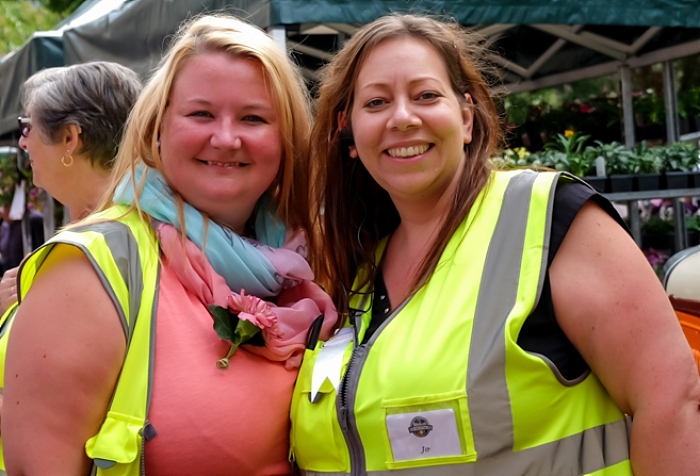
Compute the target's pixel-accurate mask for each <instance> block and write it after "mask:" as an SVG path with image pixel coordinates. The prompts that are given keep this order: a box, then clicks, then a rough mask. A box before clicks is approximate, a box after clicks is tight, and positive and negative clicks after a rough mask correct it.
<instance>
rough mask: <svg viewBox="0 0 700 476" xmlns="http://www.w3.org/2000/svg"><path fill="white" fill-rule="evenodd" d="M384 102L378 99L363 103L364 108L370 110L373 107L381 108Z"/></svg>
mask: <svg viewBox="0 0 700 476" xmlns="http://www.w3.org/2000/svg"><path fill="white" fill-rule="evenodd" d="M385 102H386V101H384V99H379V98H376V99H370V100H369V101H367V102H366V103H365V107H367V108H370V109H371V108H374V107H380V106H383V105H384V103H385Z"/></svg>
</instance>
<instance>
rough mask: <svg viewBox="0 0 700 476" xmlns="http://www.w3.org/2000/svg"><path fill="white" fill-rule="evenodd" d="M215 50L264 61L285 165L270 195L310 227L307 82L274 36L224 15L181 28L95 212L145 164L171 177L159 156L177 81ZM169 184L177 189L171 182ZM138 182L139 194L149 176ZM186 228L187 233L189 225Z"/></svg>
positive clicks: (138, 108)
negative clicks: (192, 63) (195, 60)
mask: <svg viewBox="0 0 700 476" xmlns="http://www.w3.org/2000/svg"><path fill="white" fill-rule="evenodd" d="M212 52H224V53H226V54H229V55H231V56H233V57H245V58H250V59H253V60H255V61H257V62H259V63H260V64H261V65H262V69H263V72H264V75H265V80H266V81H267V83H268V85H269V88H270V90H271V92H272V95H273V101H274V104H275V106H276V109H277V113H278V116H279V122H280V131H281V136H282V142H283V143H282V160H281V165H280V169H279V171H278V172H277V176H276V178H275V180H274V182H273V184H272V186H271V188H270V195H271V197H272V199H273V201H274V205H275V206H276V207H277V214H278V216H279V217H281V218H282V219H283V220H284V221H285V224H286V225H287V226H291V227H294V228H302V229H305V230H308V223H309V218H308V213H309V208H308V197H307V195H308V194H307V186H306V183H307V181H306V177H307V173H308V171H307V167H308V153H307V150H308V149H307V140H308V135H309V131H310V127H311V126H310V124H311V121H310V112H309V99H308V92H307V89H306V86H305V84H304V82H303V79H302V77H301V75H300V74H299V72H298V70H297V68H296V67H295V66H294V65H293V64H292V63H291V61H290V60H289V58H288V57H287V55H286V53H285V52H284V51H282V50H281V49H280V48H279V46H277V45H276V44H275V43H274V41H273V40H272V38H270V36H268V35H267V34H266V33H265V32H263V31H262V30H260V29H259V28H257V27H256V26H253V25H250V24H248V23H245V22H244V21H241V20H240V19H237V18H235V17H233V16H229V15H224V14H217V15H205V16H200V17H195V18H193V19H192V20H189V21H187V22H185V23H184V24H183V25H182V26H181V27H180V29H179V31H178V33H177V34H176V35H175V38H174V39H173V41H172V44H171V46H170V48H169V49H168V51H167V53H166V54H165V56H164V57H163V59H162V60H161V62H160V64H159V66H158V67H157V68H156V70H155V71H154V73H153V75H152V76H151V77H150V79H149V80H148V82H147V83H146V86H145V87H144V89H143V92H142V94H141V95H140V97H139V99H138V100H137V102H136V104H135V105H134V108H133V110H132V111H131V114H130V116H129V119H128V121H127V126H126V132H125V133H124V139H123V142H122V144H121V146H120V149H119V154H118V155H117V159H116V164H115V167H114V172H113V175H112V179H111V183H110V185H109V188H108V190H107V192H106V194H105V196H104V199H103V202H102V203H101V204H100V206H99V207H98V209H97V210H96V212H99V211H103V210H105V209H107V208H109V207H111V206H112V205H113V201H112V197H113V196H114V193H115V190H116V189H117V187H118V185H119V183H120V182H122V180H123V179H124V178H125V177H126V176H127V175H128V174H130V175H131V180H132V181H134V182H135V180H136V179H135V170H136V167H137V166H138V165H140V164H144V165H145V166H146V167H150V168H155V169H158V170H159V171H160V172H161V173H163V176H164V177H165V179H166V181H167V180H168V177H167V175H165V173H164V170H163V163H162V160H161V157H160V152H159V146H158V135H159V131H160V128H161V124H162V121H163V115H164V113H165V110H166V108H167V105H168V100H169V97H170V94H171V91H172V88H173V84H174V82H175V80H176V78H177V75H178V73H179V72H180V71H181V70H182V68H183V66H184V65H185V64H186V63H187V61H189V60H190V59H191V58H193V57H195V56H198V55H203V54H207V53H212ZM242 91H245V89H242ZM241 94H244V92H242V93H241ZM144 177H145V174H144ZM169 185H171V188H172V184H170V183H169ZM134 186H135V189H136V191H137V194H138V195H140V193H141V192H142V190H143V186H144V181H143V180H142V181H141V182H140V183H138V184H136V183H134ZM173 192H174V193H175V197H176V204H177V206H178V210H177V211H178V215H179V217H180V220H179V222H180V223H181V224H183V223H184V219H183V215H184V208H183V204H184V202H183V199H182V197H181V196H180V195H179V194H178V193H177V190H175V189H173ZM134 208H135V209H138V210H139V211H140V208H139V205H138V200H136V203H135V204H134V205H133V206H132V207H131V208H130V210H133V209H134ZM87 221H90V218H88V220H87ZM93 221H94V220H93ZM84 223H85V222H83V223H82V224H84ZM181 231H183V234H184V230H181Z"/></svg>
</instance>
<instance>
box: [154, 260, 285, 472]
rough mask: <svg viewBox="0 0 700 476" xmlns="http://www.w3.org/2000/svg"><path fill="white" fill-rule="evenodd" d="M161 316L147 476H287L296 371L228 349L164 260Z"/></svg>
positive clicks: (161, 279)
mask: <svg viewBox="0 0 700 476" xmlns="http://www.w3.org/2000/svg"><path fill="white" fill-rule="evenodd" d="M157 305H158V310H157V316H156V319H157V321H156V344H155V346H156V347H155V351H156V353H155V356H156V357H155V375H154V382H153V396H152V400H151V407H150V411H149V413H148V420H149V421H150V422H151V424H152V425H153V427H154V428H155V430H156V431H157V433H158V435H157V436H156V437H155V438H153V439H151V440H150V441H148V442H146V446H145V452H144V453H145V462H146V474H147V475H148V476H158V475H173V474H201V475H208V476H216V475H227V476H229V475H231V474H245V475H249V476H256V475H261V476H262V475H287V474H290V473H291V470H290V466H289V463H288V460H287V458H288V449H289V405H290V402H291V398H292V389H293V387H294V380H295V378H296V372H297V369H294V370H286V369H285V367H284V363H283V362H271V361H269V360H267V359H265V358H264V357H260V356H258V355H255V354H252V353H250V352H247V351H246V350H245V348H239V349H238V350H237V351H236V353H235V354H234V355H233V357H232V358H231V365H230V367H229V368H228V369H227V370H220V369H219V368H217V366H216V362H217V361H218V360H219V359H221V358H223V357H225V356H226V353H227V351H228V348H229V346H228V344H226V343H225V342H223V341H222V340H221V339H219V337H218V336H217V334H216V332H215V331H214V329H213V327H212V326H213V320H212V318H211V315H210V314H209V311H208V310H207V309H206V308H205V307H204V306H203V305H202V304H201V303H200V302H199V300H198V299H197V297H196V296H194V295H192V294H190V293H188V291H187V290H186V289H185V288H184V287H183V286H182V284H181V283H180V281H179V280H178V278H177V276H176V274H175V273H174V271H173V270H172V268H171V266H170V265H169V264H168V262H167V259H165V258H163V264H162V267H161V276H160V290H159V295H158V301H157Z"/></svg>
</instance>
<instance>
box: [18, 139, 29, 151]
mask: <svg viewBox="0 0 700 476" xmlns="http://www.w3.org/2000/svg"><path fill="white" fill-rule="evenodd" d="M19 146H20V147H21V148H22V149H24V150H27V138H26V137H24V136H22V135H21V136H19Z"/></svg>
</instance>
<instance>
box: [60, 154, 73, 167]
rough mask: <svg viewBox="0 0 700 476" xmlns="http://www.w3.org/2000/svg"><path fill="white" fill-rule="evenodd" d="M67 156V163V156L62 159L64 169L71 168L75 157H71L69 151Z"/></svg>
mask: <svg viewBox="0 0 700 476" xmlns="http://www.w3.org/2000/svg"><path fill="white" fill-rule="evenodd" d="M66 154H67V155H68V161H66V156H65V155H64V156H63V157H61V163H62V164H63V166H64V167H70V166H71V165H73V156H72V155H71V153H70V151H69V150H67V151H66Z"/></svg>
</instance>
